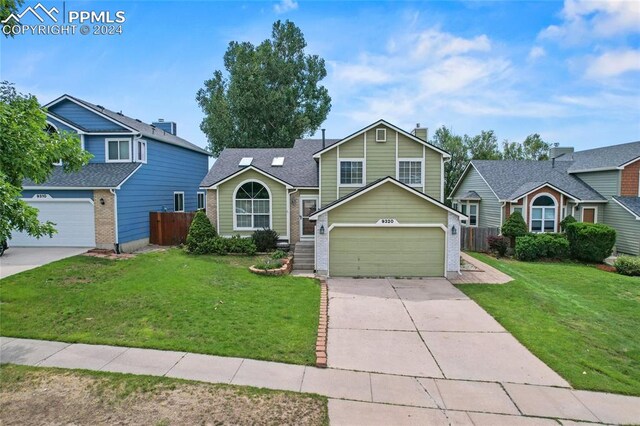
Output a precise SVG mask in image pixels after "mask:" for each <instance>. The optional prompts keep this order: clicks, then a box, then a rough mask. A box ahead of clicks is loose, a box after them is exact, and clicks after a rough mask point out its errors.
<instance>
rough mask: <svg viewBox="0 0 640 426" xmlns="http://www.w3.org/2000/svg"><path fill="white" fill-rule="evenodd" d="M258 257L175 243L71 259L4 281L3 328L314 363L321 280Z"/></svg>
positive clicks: (9, 332)
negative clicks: (274, 273) (201, 251)
mask: <svg viewBox="0 0 640 426" xmlns="http://www.w3.org/2000/svg"><path fill="white" fill-rule="evenodd" d="M252 263H255V258H247V257H237V256H227V257H216V256H191V255H187V254H185V253H184V252H183V251H181V250H178V249H172V250H168V251H164V252H154V253H147V254H141V255H138V256H136V257H135V258H133V259H129V260H118V261H113V260H103V259H96V258H91V257H86V256H77V257H72V258H69V259H65V260H62V261H59V262H55V263H51V264H49V265H45V266H42V267H40V268H37V269H33V270H31V271H26V272H23V273H21V274H17V275H14V276H11V277H8V278H5V279H2V280H0V303H1V304H0V334H1V335H4V336H13V337H25V338H35V339H48V340H61V341H65V342H83V343H100V344H110V345H122V346H134V347H145V348H158V349H171V350H181V351H189V352H198V353H206V354H215V355H223V356H238V357H247V358H254V359H264V360H273V361H282V362H289V363H295V364H307V365H312V364H314V363H315V339H316V331H317V326H318V311H319V303H320V287H319V285H318V284H317V282H316V281H315V280H312V279H308V278H298V277H291V276H284V277H265V276H258V275H254V274H252V273H250V272H249V271H248V269H247V267H248V266H249V265H250V264H252Z"/></svg>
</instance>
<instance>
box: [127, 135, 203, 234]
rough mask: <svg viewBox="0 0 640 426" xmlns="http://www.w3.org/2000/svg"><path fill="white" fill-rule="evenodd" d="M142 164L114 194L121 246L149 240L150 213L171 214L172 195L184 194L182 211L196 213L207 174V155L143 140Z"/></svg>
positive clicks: (151, 140)
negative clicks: (144, 149)
mask: <svg viewBox="0 0 640 426" xmlns="http://www.w3.org/2000/svg"><path fill="white" fill-rule="evenodd" d="M145 140H146V141H147V164H143V165H142V167H140V169H138V171H137V172H136V173H134V174H133V176H131V177H130V178H129V180H128V181H127V182H125V184H124V185H123V186H122V189H120V190H118V191H117V192H116V194H117V197H118V237H119V242H120V243H126V242H129V241H135V240H139V239H142V238H148V237H149V212H152V211H163V210H166V211H173V192H174V191H183V192H184V201H185V206H184V209H185V211H194V210H196V203H197V195H196V194H197V192H198V187H199V185H200V182H201V181H202V179H203V178H204V176H205V175H206V174H207V171H208V161H209V159H208V156H207V155H204V154H200V153H197V152H194V151H190V150H188V149H184V148H180V147H177V146H174V145H170V144H166V143H162V142H158V141H156V140H153V139H149V138H145Z"/></svg>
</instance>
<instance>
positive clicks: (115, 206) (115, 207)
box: [109, 189, 120, 254]
mask: <svg viewBox="0 0 640 426" xmlns="http://www.w3.org/2000/svg"><path fill="white" fill-rule="evenodd" d="M109 192H111V193H112V194H113V224H114V231H115V232H114V234H115V244H114V250H115V252H116V253H117V254H120V242H119V238H118V194H116V190H115V189H110V190H109Z"/></svg>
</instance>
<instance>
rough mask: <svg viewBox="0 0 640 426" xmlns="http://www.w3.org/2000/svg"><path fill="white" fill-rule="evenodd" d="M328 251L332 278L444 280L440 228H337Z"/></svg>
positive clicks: (442, 239)
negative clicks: (435, 278) (385, 277)
mask: <svg viewBox="0 0 640 426" xmlns="http://www.w3.org/2000/svg"><path fill="white" fill-rule="evenodd" d="M329 250H330V256H329V275H330V276H336V277H339V276H363V277H380V276H403V277H409V276H410V277H441V276H444V256H445V254H444V253H445V234H444V231H443V230H442V229H440V228H393V227H388V228H334V229H333V230H332V231H331V232H330V234H329Z"/></svg>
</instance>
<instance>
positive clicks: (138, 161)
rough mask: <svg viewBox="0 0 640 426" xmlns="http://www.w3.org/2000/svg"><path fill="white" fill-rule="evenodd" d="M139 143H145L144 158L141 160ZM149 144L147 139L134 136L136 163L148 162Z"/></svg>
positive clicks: (134, 159)
mask: <svg viewBox="0 0 640 426" xmlns="http://www.w3.org/2000/svg"><path fill="white" fill-rule="evenodd" d="M139 144H143V145H144V159H142V160H140V159H139V158H138V155H139V154H140V152H139V149H138V145H139ZM148 146H149V145H148V144H147V141H146V139H141V138H134V139H133V161H134V162H135V163H141V164H147V158H148V156H149V150H148Z"/></svg>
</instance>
